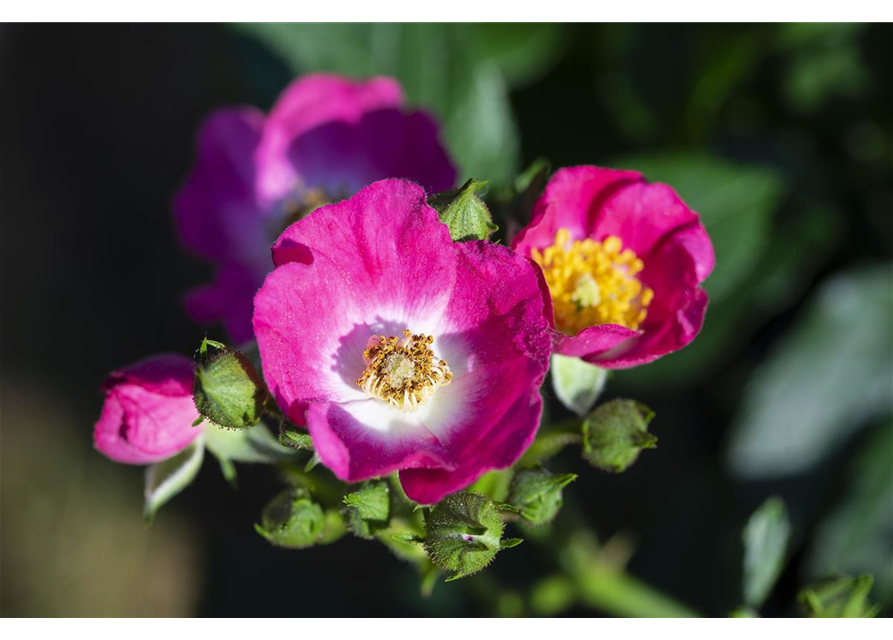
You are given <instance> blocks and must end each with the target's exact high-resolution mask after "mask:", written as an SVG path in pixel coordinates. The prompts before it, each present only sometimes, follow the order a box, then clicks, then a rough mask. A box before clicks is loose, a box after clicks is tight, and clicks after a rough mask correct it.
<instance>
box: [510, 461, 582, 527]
mask: <svg viewBox="0 0 893 640" xmlns="http://www.w3.org/2000/svg"><path fill="white" fill-rule="evenodd" d="M576 479H577V474H575V473H566V474H563V475H560V476H556V475H554V474H552V473H550V472H549V471H548V470H546V469H544V468H543V467H542V465H536V466H533V467H529V468H526V469H519V470H518V471H517V472H516V473H515V476H514V478H512V484H511V486H510V487H509V496H508V503H509V504H510V505H512V506H514V507H516V508H517V509H518V510H519V511H520V514H521V517H522V518H524V520H525V521H527V523H528V524H531V525H543V524H547V523H549V522H552V520H554V519H555V516H556V515H558V511H559V509H561V505H562V496H561V492H562V489H564V487H566V486H567V485H569V484H570V483H571V482H573V481H574V480H576Z"/></svg>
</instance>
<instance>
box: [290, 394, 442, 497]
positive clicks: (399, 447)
mask: <svg viewBox="0 0 893 640" xmlns="http://www.w3.org/2000/svg"><path fill="white" fill-rule="evenodd" d="M393 412H394V410H393V409H390V408H389V407H385V406H384V405H383V403H381V402H380V401H378V400H373V399H366V400H361V401H356V402H353V403H348V404H336V403H324V404H320V403H316V404H311V405H310V406H309V408H308V410H307V411H306V413H305V419H306V421H307V428H308V430H309V431H310V435H311V437H312V438H313V443H314V445H315V447H316V451H317V453H318V454H319V456H320V459H321V460H322V461H323V464H325V465H326V466H327V467H328V468H329V469H331V470H332V472H333V473H334V474H335V475H336V476H338V477H339V478H341V479H342V480H345V481H346V482H359V481H360V480H366V479H368V478H373V477H376V476H384V475H388V474H390V473H393V472H394V471H398V470H400V469H416V468H431V467H452V466H453V465H452V463H450V462H449V461H448V459H447V452H446V451H445V449H444V447H443V445H442V444H441V443H440V441H439V440H438V439H437V437H436V436H434V434H432V433H431V432H430V431H428V430H427V429H426V428H425V426H424V425H422V424H420V423H419V422H418V420H416V419H415V416H413V415H411V414H404V416H405V420H404V421H402V422H401V421H400V420H396V421H395V420H393V419H391V417H390V414H392V413H393ZM372 425H375V428H373V427H372Z"/></svg>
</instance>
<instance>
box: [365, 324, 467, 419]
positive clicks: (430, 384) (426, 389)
mask: <svg viewBox="0 0 893 640" xmlns="http://www.w3.org/2000/svg"><path fill="white" fill-rule="evenodd" d="M432 342H434V338H433V337H432V336H427V335H425V334H413V333H412V332H411V331H410V330H409V329H406V330H405V331H404V332H403V337H402V338H398V337H397V336H390V337H385V336H372V337H371V338H369V342H368V343H367V344H366V350H365V351H363V361H364V362H365V363H366V370H365V371H363V375H362V376H360V378H359V379H358V380H357V385H359V387H360V388H361V389H362V390H363V391H365V392H366V393H368V394H369V395H370V396H372V397H373V398H378V399H379V400H384V401H385V402H387V403H388V404H390V405H393V406H395V407H397V408H398V409H402V410H403V411H415V410H416V409H418V408H419V407H420V406H422V405H423V404H425V402H427V401H428V398H430V397H431V394H433V393H434V391H435V390H437V389H438V388H439V387H443V386H446V385H448V384H449V383H450V381H451V380H452V379H453V374H452V372H451V371H450V367H449V366H448V365H447V362H446V360H441V359H440V358H438V357H437V356H435V355H434V351H432V349H431V343H432Z"/></svg>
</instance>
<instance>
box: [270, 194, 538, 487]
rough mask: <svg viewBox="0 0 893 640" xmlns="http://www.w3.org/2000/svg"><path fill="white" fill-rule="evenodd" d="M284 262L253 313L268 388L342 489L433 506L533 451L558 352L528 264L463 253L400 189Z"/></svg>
mask: <svg viewBox="0 0 893 640" xmlns="http://www.w3.org/2000/svg"><path fill="white" fill-rule="evenodd" d="M273 261H274V263H275V265H276V268H275V270H274V271H273V272H272V273H271V274H270V275H269V276H267V279H266V281H265V282H264V284H263V286H262V287H261V289H260V291H258V293H257V296H256V297H255V301H254V304H255V309H254V333H255V336H256V337H257V341H258V346H259V347H260V353H261V359H262V362H263V371H264V377H265V379H266V381H267V384H268V386H269V388H270V391H271V392H272V394H273V396H274V397H275V399H276V401H277V403H278V404H279V406H280V407H281V408H282V410H283V411H285V412H286V414H287V415H288V417H289V418H290V419H291V420H292V421H294V422H295V423H296V424H301V425H306V426H307V427H308V429H309V431H310V435H311V436H312V438H313V442H314V445H315V447H316V451H317V453H318V454H319V456H320V458H321V459H322V462H323V463H324V464H325V465H326V466H328V467H329V468H330V469H331V470H332V471H333V472H334V473H335V474H336V475H337V476H338V477H339V478H341V479H343V480H346V481H348V482H356V481H359V480H363V479H366V478H370V477H373V476H382V475H385V474H389V473H392V472H394V471H400V479H401V481H402V483H403V487H404V489H405V491H406V493H407V495H408V496H409V497H410V498H412V499H413V500H416V501H418V502H421V503H433V502H436V501H438V500H439V499H440V498H442V497H443V496H444V495H446V494H447V493H450V492H453V491H456V490H459V489H462V488H464V487H466V486H468V485H469V484H471V483H472V482H473V481H474V480H475V479H476V478H478V477H479V476H480V475H481V474H482V473H484V472H485V471H487V470H489V469H494V468H503V467H507V466H509V465H511V464H512V463H513V462H515V460H517V459H518V457H519V456H520V455H521V453H522V452H523V451H524V450H525V449H526V448H527V447H528V445H529V444H530V442H531V440H532V439H533V437H534V435H535V432H536V429H537V426H538V424H539V419H540V412H541V404H542V401H541V399H540V394H539V387H540V385H541V383H542V381H543V377H544V376H545V373H546V369H547V368H548V359H549V350H550V337H549V319H548V317H547V313H546V310H545V304H546V303H545V302H544V295H543V289H542V288H541V285H542V281H541V278H540V277H539V274H538V273H537V270H536V267H535V266H534V265H532V264H531V263H530V261H528V260H526V259H525V258H523V257H521V256H520V255H518V254H517V253H515V252H514V251H512V250H511V249H509V248H507V247H502V246H498V245H495V244H492V243H489V242H484V241H480V242H466V243H454V242H452V241H451V239H450V234H449V230H448V229H447V227H446V225H444V224H442V223H441V222H440V221H439V219H438V216H437V212H436V211H434V209H432V208H431V207H429V206H428V205H427V204H426V202H425V192H424V190H423V189H422V188H421V187H419V186H418V185H416V184H414V183H411V182H408V181H404V180H383V181H380V182H376V183H374V184H372V185H370V186H368V187H366V188H364V189H362V190H361V191H360V192H359V193H357V194H356V195H354V196H353V197H352V198H350V199H348V200H346V201H344V202H341V203H338V204H332V205H328V206H325V207H322V208H320V209H317V210H316V211H315V212H314V213H313V214H311V215H310V216H308V217H306V218H304V219H302V220H300V221H298V222H295V223H294V224H293V225H291V226H290V227H289V228H288V229H287V230H286V231H285V232H284V233H283V234H282V236H281V237H280V238H279V239H278V240H277V241H276V243H275V245H274V246H273Z"/></svg>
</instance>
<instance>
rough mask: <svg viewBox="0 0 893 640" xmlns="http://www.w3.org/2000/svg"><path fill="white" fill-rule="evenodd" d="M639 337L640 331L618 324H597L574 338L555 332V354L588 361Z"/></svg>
mask: <svg viewBox="0 0 893 640" xmlns="http://www.w3.org/2000/svg"><path fill="white" fill-rule="evenodd" d="M640 335H642V333H641V332H640V331H635V330H634V329H628V328H627V327H623V326H621V325H619V324H598V325H595V326H592V327H587V328H585V329H583V330H582V331H581V332H580V333H578V334H577V335H575V336H571V335H567V334H564V333H557V332H556V335H555V336H554V344H555V353H560V354H561V355H564V356H575V357H578V358H582V357H585V358H586V359H587V360H590V359H592V358H596V357H598V356H600V355H601V354H603V353H605V352H606V351H610V350H611V349H615V348H617V347H618V346H620V345H622V344H624V343H626V342H627V341H629V340H631V339H633V338H636V337H638V336H640Z"/></svg>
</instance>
